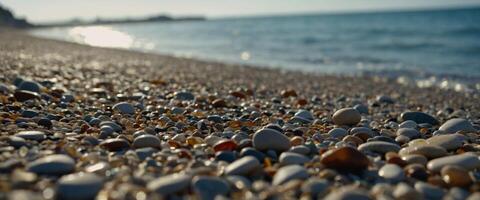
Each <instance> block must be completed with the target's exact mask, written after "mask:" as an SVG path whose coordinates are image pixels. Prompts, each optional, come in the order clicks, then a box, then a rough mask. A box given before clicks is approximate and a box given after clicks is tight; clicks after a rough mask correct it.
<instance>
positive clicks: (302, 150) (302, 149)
mask: <svg viewBox="0 0 480 200" xmlns="http://www.w3.org/2000/svg"><path fill="white" fill-rule="evenodd" d="M288 151H290V152H294V153H298V154H302V155H308V154H310V151H311V149H310V148H308V147H307V146H305V145H303V144H302V145H297V146H293V147H292V148H290V150H288Z"/></svg>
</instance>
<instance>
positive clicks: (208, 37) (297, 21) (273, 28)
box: [32, 8, 480, 82]
mask: <svg viewBox="0 0 480 200" xmlns="http://www.w3.org/2000/svg"><path fill="white" fill-rule="evenodd" d="M479 21H480V8H478V9H463V10H442V11H415V12H390V13H387V12H385V13H363V14H329V15H295V16H274V17H249V18H230V19H212V20H208V21H192V22H170V23H141V24H118V25H106V26H85V27H62V28H48V29H36V30H33V31H32V33H33V34H34V35H37V36H42V37H48V38H56V39H62V40H67V41H74V42H78V43H83V44H89V45H92V46H103V47H117V48H127V49H134V50H141V51H149V52H159V53H165V54H171V55H177V56H185V57H195V58H202V59H209V60H217V61H223V62H231V63H244V64H253V65H259V66H270V67H278V68H283V69H289V70H291V69H293V70H305V71H314V72H322V73H342V74H345V73H347V74H352V73H353V74H356V73H383V74H390V75H394V76H398V75H403V76H406V77H407V76H412V77H414V78H415V79H419V78H430V76H431V75H435V76H436V77H440V78H438V79H440V81H441V80H442V79H443V78H444V77H448V78H450V79H453V80H455V79H461V80H464V79H467V80H468V81H469V82H472V81H473V82H478V80H479V77H480V23H478V22H479Z"/></svg>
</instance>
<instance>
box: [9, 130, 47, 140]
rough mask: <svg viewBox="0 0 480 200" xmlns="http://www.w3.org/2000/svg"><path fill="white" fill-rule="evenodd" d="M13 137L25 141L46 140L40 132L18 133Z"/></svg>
mask: <svg viewBox="0 0 480 200" xmlns="http://www.w3.org/2000/svg"><path fill="white" fill-rule="evenodd" d="M15 136H17V137H21V138H23V139H26V140H35V141H42V140H45V138H46V136H45V133H44V132H42V131H20V132H19V133H17V134H15Z"/></svg>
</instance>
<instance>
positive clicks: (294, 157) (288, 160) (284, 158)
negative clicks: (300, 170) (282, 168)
mask: <svg viewBox="0 0 480 200" xmlns="http://www.w3.org/2000/svg"><path fill="white" fill-rule="evenodd" d="M279 161H280V164H281V165H303V164H305V163H307V162H310V158H308V157H307V156H304V155H302V154H298V153H293V152H288V151H286V152H283V153H282V154H280V158H279Z"/></svg>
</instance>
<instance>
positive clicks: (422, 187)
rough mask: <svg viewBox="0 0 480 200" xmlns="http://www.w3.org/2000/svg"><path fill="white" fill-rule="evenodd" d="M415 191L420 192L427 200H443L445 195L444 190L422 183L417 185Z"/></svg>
mask: <svg viewBox="0 0 480 200" xmlns="http://www.w3.org/2000/svg"><path fill="white" fill-rule="evenodd" d="M415 190H417V191H418V192H420V193H421V194H422V195H423V197H424V198H425V199H442V198H443V196H444V195H445V191H443V189H442V188H439V187H437V186H434V185H431V184H429V183H425V182H421V181H419V182H416V183H415Z"/></svg>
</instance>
